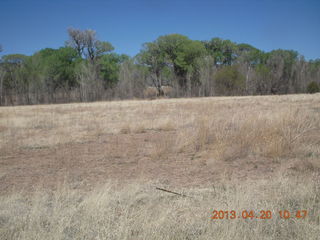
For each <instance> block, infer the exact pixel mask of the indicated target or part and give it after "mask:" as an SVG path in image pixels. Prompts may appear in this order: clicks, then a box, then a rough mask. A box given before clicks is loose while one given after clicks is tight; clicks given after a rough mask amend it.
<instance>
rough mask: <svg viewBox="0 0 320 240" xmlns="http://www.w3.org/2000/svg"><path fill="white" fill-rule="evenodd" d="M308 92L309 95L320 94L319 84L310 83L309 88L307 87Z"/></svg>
mask: <svg viewBox="0 0 320 240" xmlns="http://www.w3.org/2000/svg"><path fill="white" fill-rule="evenodd" d="M307 92H308V93H316V92H320V87H319V84H318V83H316V82H314V81H313V82H311V83H309V85H308V87H307Z"/></svg>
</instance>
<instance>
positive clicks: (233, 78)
mask: <svg viewBox="0 0 320 240" xmlns="http://www.w3.org/2000/svg"><path fill="white" fill-rule="evenodd" d="M216 83H217V88H218V91H219V93H221V94H223V95H238V94H242V92H243V90H244V87H245V78H244V76H243V75H242V74H241V73H240V72H239V71H238V70H237V69H236V67H234V66H227V67H224V68H222V69H221V70H220V71H219V72H218V73H217V75H216Z"/></svg>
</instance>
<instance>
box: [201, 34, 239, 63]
mask: <svg viewBox="0 0 320 240" xmlns="http://www.w3.org/2000/svg"><path fill="white" fill-rule="evenodd" d="M203 43H204V45H205V47H206V49H207V51H208V52H209V53H210V54H211V55H212V56H213V57H214V63H215V65H217V66H218V65H229V66H230V65H232V63H233V62H234V61H235V59H236V56H237V50H238V48H237V44H235V43H234V42H231V41H230V40H223V39H221V38H212V39H211V40H210V41H204V42H203Z"/></svg>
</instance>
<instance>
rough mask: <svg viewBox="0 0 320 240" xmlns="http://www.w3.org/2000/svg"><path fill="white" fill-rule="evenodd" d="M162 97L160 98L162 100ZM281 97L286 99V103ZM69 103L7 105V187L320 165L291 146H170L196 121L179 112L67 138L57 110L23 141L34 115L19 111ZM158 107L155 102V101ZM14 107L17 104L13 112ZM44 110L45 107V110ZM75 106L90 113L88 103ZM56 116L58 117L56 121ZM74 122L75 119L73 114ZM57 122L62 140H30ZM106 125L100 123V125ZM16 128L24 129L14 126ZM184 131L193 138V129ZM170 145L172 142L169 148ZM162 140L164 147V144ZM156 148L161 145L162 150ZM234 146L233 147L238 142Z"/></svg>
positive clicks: (238, 175) (273, 171) (173, 180)
mask: <svg viewBox="0 0 320 240" xmlns="http://www.w3.org/2000/svg"><path fill="white" fill-rule="evenodd" d="M287 98H288V97H287ZM245 99H246V98H243V100H242V103H241V104H243V105H247V104H248V101H249V100H245ZM279 99H280V100H281V101H280V102H282V104H283V105H284V104H287V103H286V99H282V98H279ZM319 99H320V98H319V97H318V96H317V97H316V98H314V97H313V98H312V97H308V99H305V98H300V97H295V98H294V100H292V101H291V103H290V104H292V105H293V106H294V105H297V106H301V105H303V104H304V103H305V102H306V101H307V102H308V103H309V105H308V106H309V107H308V108H310V109H311V108H316V107H317V106H318V107H319V103H320V101H319ZM157 101H158V102H160V104H161V100H157ZM163 101H164V102H165V103H166V104H167V105H168V103H169V105H170V103H173V101H177V100H163ZM170 101H171V102H170ZM186 101H187V100H184V101H183V100H180V102H177V103H176V102H175V104H176V105H175V108H177V107H178V108H179V107H180V106H181V107H183V106H185V105H186ZM188 101H190V100H188ZM191 101H192V100H191ZM196 101H197V100H195V102H196ZM208 101H212V102H213V104H218V105H219V104H222V103H216V102H215V101H216V100H215V99H214V98H210V99H208ZM227 101H232V102H233V105H230V107H229V108H228V109H229V110H228V111H230V112H232V111H233V110H234V109H233V108H238V107H239V106H238V105H234V104H236V103H235V102H237V101H234V100H232V98H230V99H229V100H227ZM250 101H251V100H250ZM276 101H278V100H276ZM256 102H261V104H263V103H265V98H262V97H261V98H259V97H256V99H255V103H256ZM141 103H143V104H144V106H145V107H147V106H148V104H151V105H152V104H155V102H154V101H144V102H141ZM94 104H97V103H93V104H92V109H93V111H99V109H98V110H94V106H95V105H94ZM108 104H111V105H112V104H114V103H99V106H101V105H103V106H108ZM134 104H135V106H136V107H137V109H138V108H140V107H141V104H139V101H136V102H135V103H134ZM199 104H200V103H199ZM223 104H227V103H223ZM268 104H269V103H265V106H267V108H265V109H266V110H264V111H266V112H268V111H270V110H269V109H272V106H273V104H274V101H270V104H269V105H268ZM279 104H280V105H281V103H279ZM299 104H300V105H299ZM66 106H68V109H71V107H70V105H55V106H54V110H52V108H53V106H52V105H50V106H41V107H40V108H41V111H40V110H35V109H37V108H36V107H34V106H33V107H28V106H26V107H19V108H12V109H9V108H5V109H0V114H1V115H0V117H1V118H2V122H0V123H2V125H0V127H1V126H2V129H3V130H2V133H1V134H2V135H1V138H7V139H6V140H7V141H6V142H5V141H3V143H2V148H1V155H0V194H5V193H8V192H14V191H21V190H28V191H29V190H32V189H37V188H42V187H43V188H55V187H57V184H58V183H60V182H61V183H62V182H67V183H69V184H70V185H71V186H73V187H74V188H83V189H91V188H92V187H94V186H97V185H100V184H104V183H105V182H107V181H110V180H112V181H114V182H118V183H119V184H125V183H129V182H131V181H139V182H145V181H147V182H149V181H154V182H158V183H159V186H176V187H180V186H181V187H188V186H198V185H202V186H203V185H212V184H214V183H215V182H217V181H220V180H221V179H229V178H234V179H238V180H239V181H240V180H242V179H261V178H266V179H268V178H272V177H273V176H275V175H279V174H280V175H290V174H291V175H294V174H298V173H299V174H300V172H301V171H303V172H306V171H307V172H308V173H309V172H312V173H318V172H319V169H318V168H317V166H318V165H314V164H311V163H310V164H309V163H308V161H307V160H306V161H304V162H303V163H301V157H299V156H301V155H299V154H293V155H290V154H289V155H285V156H282V157H281V158H279V157H266V156H263V155H261V154H260V155H259V154H257V153H255V152H249V153H247V154H245V155H241V154H238V155H237V154H236V155H237V157H233V158H230V159H229V158H225V160H223V161H215V160H212V161H211V158H212V155H211V150H210V149H209V148H205V149H203V150H201V151H195V150H194V149H193V148H186V149H185V150H183V151H180V150H176V149H173V147H171V146H174V145H175V140H176V139H177V138H178V137H179V133H180V132H181V130H183V128H187V127H188V124H190V123H188V122H185V123H184V124H181V125H179V126H177V125H174V124H173V123H174V120H173V123H172V122H170V124H173V126H174V127H170V126H169V127H168V126H167V125H168V124H167V123H165V125H164V127H162V128H161V127H149V126H147V125H148V123H147V122H146V123H145V124H146V125H145V126H144V127H141V126H139V129H136V130H134V131H133V130H130V126H129V130H128V129H126V126H124V125H123V124H122V123H121V124H122V125H121V124H120V125H119V127H118V128H117V130H115V131H100V132H99V133H97V134H93V135H92V134H91V135H90V137H86V138H81V141H72V140H68V141H67V140H66V141H64V138H67V137H68V135H69V134H70V133H69V132H66V133H65V135H63V125H65V124H66V123H65V122H64V121H61V119H60V120H59V117H57V116H55V117H54V118H53V120H52V121H51V122H50V121H49V122H50V124H49V126H47V125H45V126H42V125H39V124H38V125H34V124H33V125H32V126H31V127H30V129H29V131H28V134H29V138H27V139H24V140H25V141H24V142H23V143H21V141H20V140H19V138H20V137H19V136H20V135H19V134H20V133H19V131H22V130H23V129H26V127H25V126H19V124H20V125H21V124H24V123H25V122H28V120H29V119H28V118H29V117H28V116H25V118H24V120H21V121H22V123H17V122H16V123H15V124H13V123H12V122H10V118H11V119H13V118H17V117H19V116H20V117H21V116H22V115H23V114H30V111H31V112H32V111H38V112H37V115H32V117H37V116H40V115H41V114H42V113H47V112H50V111H54V112H58V113H57V114H62V115H65V114H66V112H67V110H66V109H65V108H66ZM73 106H75V105H73ZM79 106H81V104H79ZM85 106H86V108H88V109H87V114H88V115H89V118H90V114H91V113H90V104H86V105H85ZM197 106H199V105H196V106H195V108H198V107H197ZM152 107H153V108H154V107H155V105H153V106H152ZM260 107H261V106H260ZM50 108H51V110H50ZM111 108H112V107H110V106H109V110H110V109H111ZM127 108H128V109H129V107H127V106H122V107H120V110H119V111H124V112H125V111H127ZM13 109H14V112H12V111H13ZM158 109H159V108H158ZM170 109H171V108H170V107H168V109H165V110H164V112H165V113H164V114H163V116H165V117H166V118H168V116H169V118H170V115H169V113H168V112H170ZM216 109H219V108H216ZM248 109H249V108H248ZM252 109H259V105H258V106H255V107H252ZM39 111H40V112H41V113H39ZM59 111H60V112H59ZM74 111H75V112H77V111H78V112H82V113H83V108H81V109H80V110H74ZM150 111H151V110H150ZM166 111H167V112H166ZM189 111H190V110H189ZM224 111H225V110H224ZM26 112H27V113H26ZM28 112H29V113H28ZM111 112H112V111H111ZM205 112H206V111H205ZM315 112H316V111H313V114H314V113H315ZM144 113H145V114H148V116H149V117H150V113H151V114H152V111H151V112H148V111H147V110H146V108H145V109H144ZM316 114H318V113H316ZM205 115H206V113H205ZM30 116H31V115H30ZM59 116H60V115H59ZM126 117H127V119H126V120H125V121H128V119H129V120H130V119H131V118H132V116H126ZM126 117H124V118H126ZM139 117H141V118H144V117H145V116H143V115H142V116H141V113H139ZM40 118H41V116H40ZM34 119H35V118H34ZM46 119H47V117H46ZM96 119H98V120H95V121H100V120H99V118H96ZM33 121H34V120H33ZM79 121H80V122H81V121H83V120H81V119H80V120H78V123H79ZM90 121H91V120H90ZM47 122H48V121H47ZM56 122H57V123H58V124H56ZM137 122H139V120H137ZM38 123H39V122H38ZM40 123H42V122H40ZM95 123H96V122H95ZM10 124H11V125H10ZM59 124H60V125H61V126H60V125H59ZM68 124H71V125H72V119H71V121H70V123H68ZM87 124H89V125H90V124H92V123H90V122H89V123H87ZM104 124H109V123H104ZM110 124H111V123H110ZM142 124H143V123H142ZM57 125H59V126H60V127H61V131H60V133H59V134H61V141H60V142H55V143H54V144H43V145H41V144H38V145H37V144H34V145H32V144H31V145H30V144H29V145H28V142H30V141H31V140H32V139H36V138H38V137H40V136H43V135H45V136H46V134H48V132H50V131H52V129H53V130H54V129H56V128H58V127H59V126H57ZM84 125H85V124H84ZM154 125H156V124H155V123H154V122H153V126H154ZM18 126H19V127H18ZM39 126H40V127H39ZM166 126H167V127H166ZM317 126H318V125H317ZM99 127H101V126H100V125H99ZM95 128H96V127H94V130H95V131H96V129H95ZM131 128H132V125H131ZM10 129H11V130H10ZM13 129H17V130H15V131H13ZM318 130H319V129H315V130H314V131H318ZM6 131H7V132H6ZM9 131H11V132H9ZM71 131H72V130H71ZM83 131H84V132H87V133H88V132H90V131H92V129H84V130H83ZM194 131H196V130H194ZM79 132H80V131H79ZM191 132H192V131H191ZM52 134H58V133H57V132H51V133H50V135H52ZM24 137H25V135H23V133H21V138H24ZM185 137H186V138H188V136H187V135H186V136H185ZM9 138H10V139H9ZM3 140H4V139H3ZM9 140H10V141H9ZM185 140H187V139H185ZM239 141H241V140H239ZM318 144H319V143H318V142H317V143H316V145H315V146H318ZM15 145H16V146H15ZM163 146H165V148H164V147H163ZM163 148H164V150H165V152H161V149H163ZM157 150H159V151H160V152H157ZM228 151H229V152H230V151H231V152H232V151H233V149H232V147H231V149H229V150H228ZM317 151H318V150H316V151H315V153H310V154H313V156H314V157H313V163H314V162H315V161H316V162H317V163H318V162H319V158H318V157H319V155H318V152H317ZM317 159H318V160H317Z"/></svg>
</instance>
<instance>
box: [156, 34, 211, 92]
mask: <svg viewBox="0 0 320 240" xmlns="http://www.w3.org/2000/svg"><path fill="white" fill-rule="evenodd" d="M150 46H152V47H151V48H150V49H152V51H157V54H156V55H155V56H157V58H156V60H155V66H156V65H157V66H158V67H162V66H163V65H164V63H166V65H167V66H172V67H173V71H174V73H175V75H176V76H177V78H178V83H179V85H180V87H181V88H183V89H186V88H187V83H188V81H189V85H190V84H192V83H191V80H193V82H195V81H196V79H195V78H193V79H191V78H190V79H187V77H188V74H189V75H191V74H194V73H195V71H196V70H197V64H198V59H199V58H200V57H201V56H203V55H205V53H206V50H205V48H204V46H203V44H202V43H201V42H200V41H193V40H190V39H189V38H188V37H186V36H183V35H180V34H169V35H165V36H160V37H159V38H158V39H157V40H156V41H155V42H154V43H153V45H150ZM152 51H151V53H150V55H151V56H152V55H153V54H152ZM158 67H155V69H157V68H158Z"/></svg>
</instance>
